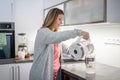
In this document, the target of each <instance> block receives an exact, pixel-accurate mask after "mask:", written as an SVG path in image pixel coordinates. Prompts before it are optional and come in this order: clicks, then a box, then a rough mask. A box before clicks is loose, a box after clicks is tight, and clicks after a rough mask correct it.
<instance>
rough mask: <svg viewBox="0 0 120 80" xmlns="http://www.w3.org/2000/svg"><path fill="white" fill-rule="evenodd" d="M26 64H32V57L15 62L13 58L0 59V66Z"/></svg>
mask: <svg viewBox="0 0 120 80" xmlns="http://www.w3.org/2000/svg"><path fill="white" fill-rule="evenodd" d="M26 62H33V57H30V58H25V59H20V60H15V58H11V59H0V65H2V64H12V63H26Z"/></svg>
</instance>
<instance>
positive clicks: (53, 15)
mask: <svg viewBox="0 0 120 80" xmlns="http://www.w3.org/2000/svg"><path fill="white" fill-rule="evenodd" d="M60 14H63V15H64V12H63V11H62V10H61V9H58V8H53V9H51V10H50V11H49V12H48V14H47V16H46V18H45V20H44V23H43V25H42V28H45V27H46V28H49V29H51V30H52V28H53V27H52V25H53V24H54V23H55V21H56V19H57V17H58V15H60ZM55 31H57V30H55Z"/></svg>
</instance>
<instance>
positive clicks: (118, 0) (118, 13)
mask: <svg viewBox="0 0 120 80" xmlns="http://www.w3.org/2000/svg"><path fill="white" fill-rule="evenodd" d="M107 22H110V23H120V0H107Z"/></svg>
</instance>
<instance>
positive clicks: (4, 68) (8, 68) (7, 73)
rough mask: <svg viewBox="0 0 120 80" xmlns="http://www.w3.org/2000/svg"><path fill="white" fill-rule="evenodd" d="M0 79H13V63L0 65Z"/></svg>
mask: <svg viewBox="0 0 120 80" xmlns="http://www.w3.org/2000/svg"><path fill="white" fill-rule="evenodd" d="M0 80H15V64H5V65H0Z"/></svg>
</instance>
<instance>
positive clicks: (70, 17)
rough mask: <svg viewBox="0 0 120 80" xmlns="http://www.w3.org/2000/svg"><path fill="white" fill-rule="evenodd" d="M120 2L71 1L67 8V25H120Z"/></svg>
mask: <svg viewBox="0 0 120 80" xmlns="http://www.w3.org/2000/svg"><path fill="white" fill-rule="evenodd" d="M119 3H120V0H71V1H69V2H66V3H65V4H64V6H65V9H64V11H65V20H64V22H65V25H76V24H91V23H100V22H109V23H120V15H119V14H120V10H119V8H120V5H119Z"/></svg>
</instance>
